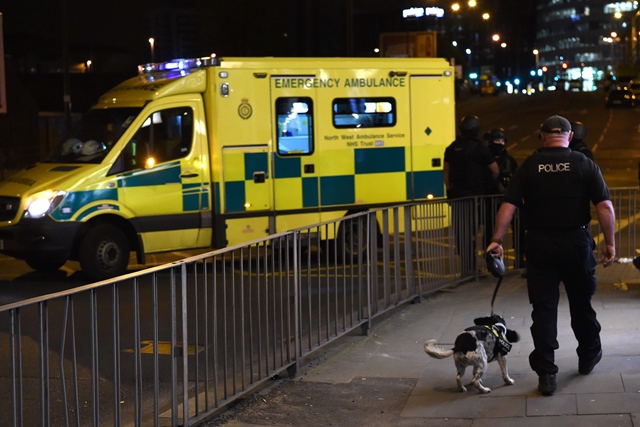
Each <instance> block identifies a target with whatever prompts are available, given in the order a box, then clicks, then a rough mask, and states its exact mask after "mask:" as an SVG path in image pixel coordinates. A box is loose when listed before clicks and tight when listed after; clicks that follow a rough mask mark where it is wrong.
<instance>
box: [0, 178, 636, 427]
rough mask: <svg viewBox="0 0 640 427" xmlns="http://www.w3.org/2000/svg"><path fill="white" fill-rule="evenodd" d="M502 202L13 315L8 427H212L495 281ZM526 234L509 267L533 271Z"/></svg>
mask: <svg viewBox="0 0 640 427" xmlns="http://www.w3.org/2000/svg"><path fill="white" fill-rule="evenodd" d="M612 198H613V200H614V203H615V206H616V213H617V215H618V218H617V229H616V237H617V246H618V252H619V256H620V257H633V256H635V247H636V227H637V222H638V220H637V216H638V214H636V203H637V189H636V188H631V189H618V190H612ZM499 201H500V200H499V198H491V197H488V198H469V199H460V200H454V201H443V200H434V201H429V202H425V203H419V204H410V205H402V206H395V207H391V208H387V209H378V210H371V211H367V212H362V213H359V214H354V215H350V216H346V217H344V218H342V219H340V220H338V221H333V222H326V223H322V224H315V225H313V226H310V227H305V228H303V229H298V230H292V231H290V232H287V233H280V234H276V235H273V236H270V237H269V238H266V239H262V240H257V241H253V242H250V243H248V244H246V245H242V246H235V247H229V248H226V249H223V250H218V251H213V252H210V253H207V254H203V255H199V256H196V257H191V258H188V259H185V260H182V261H179V262H176V263H173V264H169V265H164V266H159V267H155V268H151V269H148V270H144V271H140V272H136V273H132V274H128V275H126V276H122V277H118V278H116V279H113V280H109V281H104V282H100V283H95V284H89V285H85V286H81V287H78V288H75V289H70V290H67V291H64V292H58V293H55V294H51V295H45V296H42V297H38V298H33V299H30V300H26V301H21V302H19V303H14V304H9V305H5V306H2V307H0V384H1V385H2V386H1V387H0V425H3V426H4V425H6V426H34V425H40V426H83V427H84V426H98V425H115V426H121V425H136V426H141V425H154V426H159V425H172V426H179V425H195V424H198V423H199V422H201V421H202V420H204V419H206V418H208V417H210V416H211V415H212V414H215V413H217V412H219V411H220V410H221V409H223V408H225V407H226V406H227V405H228V404H230V403H231V402H233V401H234V400H236V399H238V398H239V397H241V396H243V395H245V394H247V393H249V392H251V391H253V390H254V389H256V388H257V387H259V386H260V385H262V384H263V383H265V382H266V381H269V380H271V379H272V378H273V377H274V376H277V375H282V374H284V373H287V374H288V375H290V376H293V375H295V373H296V371H297V369H298V367H299V364H300V363H303V361H304V359H305V357H307V356H309V355H311V354H312V353H313V352H315V351H317V350H318V349H320V348H322V347H323V346H325V345H327V344H329V343H331V342H333V341H335V340H336V339H338V338H340V337H341V336H344V335H345V334H348V333H351V332H353V331H355V330H358V329H360V330H361V331H362V332H363V333H367V332H368V331H369V329H370V328H371V325H372V322H373V320H374V319H376V318H377V317H378V316H380V315H381V314H383V313H386V312H388V311H390V310H393V309H395V308H396V307H398V306H400V305H402V304H404V303H407V302H411V301H415V300H419V299H420V298H421V297H422V296H424V295H427V294H429V293H431V292H434V291H436V290H438V289H441V288H443V287H446V286H449V285H451V284H453V283H456V282H460V281H465V280H472V279H474V278H476V277H477V276H478V275H479V274H484V273H485V272H486V270H485V266H484V263H483V261H482V259H483V258H482V253H483V249H484V247H485V246H484V245H485V243H486V238H485V235H490V225H487V224H490V223H491V222H492V221H493V216H494V215H495V211H496V209H497V205H498V203H499ZM519 221H520V219H519V218H516V219H515V221H514V224H513V227H512V230H511V231H510V233H509V236H508V237H507V239H506V240H505V243H504V247H505V249H506V251H507V252H506V265H507V268H508V269H515V268H521V267H522V265H521V262H522V260H521V257H520V256H519V253H518V250H517V249H519V248H520V246H519V245H521V244H522V242H521V239H523V236H524V235H523V234H521V233H520V231H519V230H521V229H520V222H519ZM485 226H486V227H487V229H486V230H485ZM514 230H515V231H514ZM592 232H593V234H594V238H595V239H596V240H600V239H602V236H600V231H599V228H598V225H597V221H594V222H593V223H592ZM327 237H332V238H331V239H328V238H327Z"/></svg>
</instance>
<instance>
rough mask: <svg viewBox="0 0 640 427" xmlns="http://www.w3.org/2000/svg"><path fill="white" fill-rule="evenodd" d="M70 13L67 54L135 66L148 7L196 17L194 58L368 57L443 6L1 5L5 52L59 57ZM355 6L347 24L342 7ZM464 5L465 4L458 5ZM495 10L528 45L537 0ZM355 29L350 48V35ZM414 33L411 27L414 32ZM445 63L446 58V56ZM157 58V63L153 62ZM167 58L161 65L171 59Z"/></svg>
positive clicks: (297, 2)
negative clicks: (414, 15)
mask: <svg viewBox="0 0 640 427" xmlns="http://www.w3.org/2000/svg"><path fill="white" fill-rule="evenodd" d="M65 3H66V9H67V11H68V13H67V16H68V19H67V22H68V28H69V31H68V40H69V46H70V49H71V50H74V49H75V50H84V51H87V50H96V51H112V52H123V53H127V54H131V55H134V56H135V58H136V62H137V63H142V62H146V61H147V60H148V59H149V50H150V47H149V42H148V39H149V37H151V36H152V34H151V33H152V30H151V29H150V28H149V19H148V16H149V15H148V13H149V10H148V8H149V7H154V8H161V7H165V6H171V5H172V4H175V5H178V6H185V5H187V6H190V7H192V8H193V9H194V11H195V20H196V25H195V28H196V31H197V34H196V35H195V38H194V39H195V41H196V46H195V47H194V50H196V51H197V52H193V53H192V52H188V53H187V54H185V55H183V56H201V55H208V54H209V53H211V52H216V53H219V54H220V55H223V56H225V55H226V56H253V55H255V56H348V55H349V54H351V55H353V56H372V55H373V48H374V47H376V45H377V43H378V34H379V33H381V32H391V31H407V30H411V31H413V30H415V28H417V29H421V26H422V24H421V23H420V22H418V23H417V24H416V23H414V24H408V23H407V22H406V21H405V20H403V19H402V18H401V10H402V8H404V7H410V6H416V5H417V6H423V5H430V4H433V5H439V4H440V5H443V7H446V8H448V7H449V5H450V4H451V3H452V1H436V0H413V1H412V0H394V1H392V2H390V1H388V0H304V1H302V0H270V1H267V2H265V1H264V0H240V1H238V0H235V1H220V0H180V1H178V0H154V1H153V2H152V3H149V2H143V1H140V0H108V1H103V2H98V1H87V0H49V1H43V0H39V1H33V0H31V1H30V0H5V1H4V4H3V5H2V6H0V11H1V12H2V13H3V17H4V30H5V31H4V32H5V45H6V48H5V50H6V51H7V53H9V54H11V55H17V56H20V55H24V54H25V52H26V51H28V50H30V49H34V46H36V47H37V49H36V52H37V53H36V55H47V54H48V55H54V54H56V53H57V51H59V49H60V48H59V46H60V39H61V35H62V28H63V27H62V22H63V19H62V17H63V9H64V4H65ZM349 3H350V4H351V5H352V9H351V11H352V12H351V18H349V13H348V8H347V7H346V5H347V4H349ZM461 3H464V2H461ZM479 3H480V4H481V5H482V4H483V3H484V6H482V7H483V8H484V9H493V10H495V11H496V12H495V13H494V18H495V19H494V21H493V22H492V24H491V25H492V26H493V27H494V28H496V30H497V31H501V32H504V33H506V32H510V33H512V35H510V36H509V38H510V39H511V40H513V42H514V43H513V46H515V45H518V46H519V47H521V48H522V49H530V48H531V45H532V44H533V40H532V39H533V30H532V25H533V24H534V19H533V17H532V14H533V12H535V9H534V8H533V4H534V3H535V2H534V0H518V1H513V0H480V2H479ZM349 25H351V26H352V34H353V42H352V45H351V46H349V44H348V43H349V42H348V40H347V39H348V37H347V32H348V26H349ZM414 27H415V28H414ZM443 56H448V55H443ZM156 59H158V58H156ZM168 59H172V58H160V60H168Z"/></svg>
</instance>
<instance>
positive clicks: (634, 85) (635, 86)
mask: <svg viewBox="0 0 640 427" xmlns="http://www.w3.org/2000/svg"><path fill="white" fill-rule="evenodd" d="M627 87H628V88H629V89H631V91H632V92H633V93H635V94H636V95H640V80H631V81H629V84H628V85H627Z"/></svg>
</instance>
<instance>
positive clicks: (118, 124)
mask: <svg viewBox="0 0 640 427" xmlns="http://www.w3.org/2000/svg"><path fill="white" fill-rule="evenodd" d="M141 110H142V109H141V108H107V109H96V110H90V111H89V112H88V113H87V114H85V115H84V116H83V117H82V119H81V120H80V121H79V122H77V123H76V124H75V125H74V126H73V129H72V130H71V132H70V133H69V134H67V135H66V136H65V137H64V138H62V140H61V141H60V143H59V144H58V145H57V147H56V148H55V149H54V150H53V152H52V153H51V155H50V156H49V157H48V158H47V159H46V160H44V162H45V163H100V162H102V160H104V158H105V156H106V155H107V153H109V151H111V149H112V148H113V146H114V145H115V144H116V142H118V139H120V137H121V136H122V134H123V133H124V131H125V130H126V129H127V128H128V127H129V125H130V124H131V122H132V121H133V119H134V118H135V117H136V116H137V115H138V114H139V113H140V111H141Z"/></svg>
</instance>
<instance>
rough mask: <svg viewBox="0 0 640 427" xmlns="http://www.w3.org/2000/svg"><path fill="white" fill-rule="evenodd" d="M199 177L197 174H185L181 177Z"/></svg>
mask: <svg viewBox="0 0 640 427" xmlns="http://www.w3.org/2000/svg"><path fill="white" fill-rule="evenodd" d="M197 176H198V174H197V173H193V172H192V173H183V174H182V175H180V178H196V177H197Z"/></svg>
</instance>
